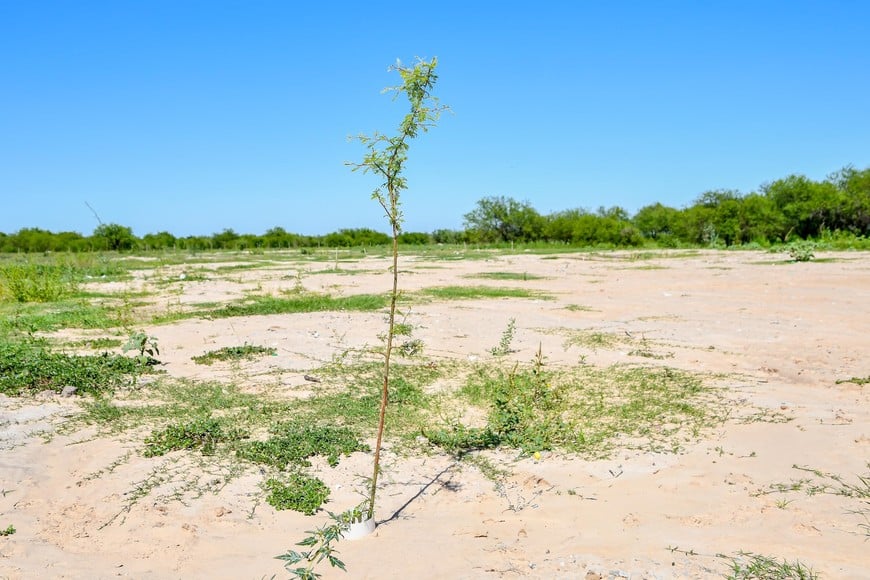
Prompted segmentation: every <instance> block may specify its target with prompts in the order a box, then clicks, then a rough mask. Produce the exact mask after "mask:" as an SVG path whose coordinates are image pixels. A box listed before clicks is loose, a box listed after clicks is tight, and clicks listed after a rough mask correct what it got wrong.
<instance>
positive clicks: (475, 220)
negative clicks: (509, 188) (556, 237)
mask: <svg viewBox="0 0 870 580" xmlns="http://www.w3.org/2000/svg"><path fill="white" fill-rule="evenodd" d="M464 218H465V229H466V230H467V231H468V234H469V236H470V237H472V238H473V239H475V240H476V241H480V242H523V241H534V240H538V239H540V238H541V236H542V234H543V230H544V225H545V223H546V220H545V219H544V218H543V217H541V215H540V214H539V213H538V212H537V211H536V210H535V208H533V207H532V206H531V205H529V204H528V203H526V202H519V201H517V200H515V199H513V198H509V197H504V196H498V197H485V198H483V199H481V200H479V201H478V202H477V207H476V208H475V209H474V210H472V211H471V212H469V213H467V214H465V216H464Z"/></svg>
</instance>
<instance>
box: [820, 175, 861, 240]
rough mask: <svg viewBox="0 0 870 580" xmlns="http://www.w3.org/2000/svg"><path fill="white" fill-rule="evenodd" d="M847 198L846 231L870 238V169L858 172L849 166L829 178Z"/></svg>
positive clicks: (845, 204)
mask: <svg viewBox="0 0 870 580" xmlns="http://www.w3.org/2000/svg"><path fill="white" fill-rule="evenodd" d="M828 180H829V181H830V182H832V183H834V184H835V185H836V186H837V189H839V190H840V192H842V194H843V197H844V198H845V203H844V206H845V213H846V215H847V216H848V220H846V221H845V223H844V224H843V226H844V229H845V230H848V231H849V232H851V233H853V234H855V235H859V236H870V167H868V168H867V169H864V170H863V171H858V170H856V169H855V168H854V167H852V166H847V167H844V168H843V169H841V170H840V171H838V172H836V173H834V174H833V175H831V176H829V178H828Z"/></svg>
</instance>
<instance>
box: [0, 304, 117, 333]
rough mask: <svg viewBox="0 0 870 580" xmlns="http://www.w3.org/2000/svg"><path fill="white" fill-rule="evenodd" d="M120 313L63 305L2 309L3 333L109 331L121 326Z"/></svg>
mask: <svg viewBox="0 0 870 580" xmlns="http://www.w3.org/2000/svg"><path fill="white" fill-rule="evenodd" d="M121 323H122V321H121V319H120V318H119V312H118V309H117V308H115V307H111V306H109V305H108V304H89V303H87V302H84V301H60V302H53V303H50V304H18V305H15V306H13V307H11V308H10V307H8V306H5V307H4V306H2V305H0V330H12V331H20V332H50V331H54V330H58V329H60V328H83V329H101V330H103V329H107V328H114V327H117V326H121Z"/></svg>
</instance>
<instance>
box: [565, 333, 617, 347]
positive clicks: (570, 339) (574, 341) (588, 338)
mask: <svg viewBox="0 0 870 580" xmlns="http://www.w3.org/2000/svg"><path fill="white" fill-rule="evenodd" d="M630 342H631V338H630V337H628V336H627V335H619V334H613V333H610V332H600V331H597V330H571V331H568V336H567V337H566V338H565V342H564V343H563V344H562V346H563V348H565V349H568V348H570V347H572V346H580V347H584V348H589V349H591V350H598V349H599V348H601V349H614V348H617V347H619V346H620V345H624V344H626V343H630Z"/></svg>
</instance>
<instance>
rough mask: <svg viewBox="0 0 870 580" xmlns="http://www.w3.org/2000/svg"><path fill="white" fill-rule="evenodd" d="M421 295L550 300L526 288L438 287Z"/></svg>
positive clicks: (422, 292) (448, 297)
mask: <svg viewBox="0 0 870 580" xmlns="http://www.w3.org/2000/svg"><path fill="white" fill-rule="evenodd" d="M420 294H422V295H424V296H432V297H434V298H440V299H442V300H476V299H480V298H535V299H546V298H549V296H548V295H547V294H544V293H542V292H537V291H535V290H526V289H525V288H510V287H506V286H436V287H432V288H423V289H422V290H420Z"/></svg>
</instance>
